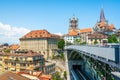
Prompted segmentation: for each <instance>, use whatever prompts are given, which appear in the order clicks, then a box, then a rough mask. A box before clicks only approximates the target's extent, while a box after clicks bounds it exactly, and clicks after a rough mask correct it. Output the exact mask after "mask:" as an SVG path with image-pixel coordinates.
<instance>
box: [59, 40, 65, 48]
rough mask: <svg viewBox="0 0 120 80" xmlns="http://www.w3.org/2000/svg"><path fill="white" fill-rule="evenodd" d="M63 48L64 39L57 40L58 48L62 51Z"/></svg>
mask: <svg viewBox="0 0 120 80" xmlns="http://www.w3.org/2000/svg"><path fill="white" fill-rule="evenodd" d="M64 46H65V41H64V39H59V41H58V48H59V49H62V50H63V49H64Z"/></svg>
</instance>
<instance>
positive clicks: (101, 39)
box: [87, 32, 108, 45]
mask: <svg viewBox="0 0 120 80" xmlns="http://www.w3.org/2000/svg"><path fill="white" fill-rule="evenodd" d="M107 42H108V35H106V34H103V33H100V32H95V33H93V34H88V42H87V43H88V44H89V45H94V44H99V45H100V44H101V45H106V43H107Z"/></svg>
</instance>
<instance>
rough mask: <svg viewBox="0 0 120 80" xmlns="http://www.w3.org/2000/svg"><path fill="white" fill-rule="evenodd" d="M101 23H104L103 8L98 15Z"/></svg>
mask: <svg viewBox="0 0 120 80" xmlns="http://www.w3.org/2000/svg"><path fill="white" fill-rule="evenodd" d="M101 21H106V19H105V15H104V10H103V8H102V9H101V13H100V22H101Z"/></svg>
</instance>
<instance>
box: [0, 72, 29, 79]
mask: <svg viewBox="0 0 120 80" xmlns="http://www.w3.org/2000/svg"><path fill="white" fill-rule="evenodd" d="M0 80H29V79H28V78H25V77H23V76H20V75H18V74H16V73H12V72H10V71H7V72H4V73H2V74H0Z"/></svg>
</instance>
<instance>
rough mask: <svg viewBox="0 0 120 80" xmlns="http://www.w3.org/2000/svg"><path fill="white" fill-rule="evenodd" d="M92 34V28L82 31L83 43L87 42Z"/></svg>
mask: <svg viewBox="0 0 120 80" xmlns="http://www.w3.org/2000/svg"><path fill="white" fill-rule="evenodd" d="M92 33H93V29H92V28H85V29H80V36H81V40H82V42H87V38H88V34H92Z"/></svg>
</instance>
